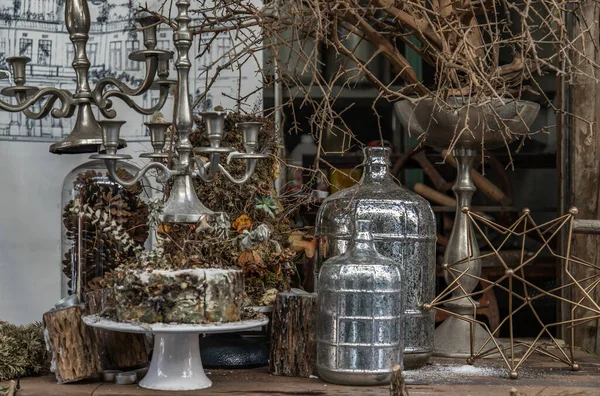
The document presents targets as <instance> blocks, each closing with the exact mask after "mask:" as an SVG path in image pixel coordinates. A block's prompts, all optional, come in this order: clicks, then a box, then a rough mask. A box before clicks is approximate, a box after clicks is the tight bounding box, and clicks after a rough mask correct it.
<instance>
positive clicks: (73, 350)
mask: <svg viewBox="0 0 600 396" xmlns="http://www.w3.org/2000/svg"><path fill="white" fill-rule="evenodd" d="M83 313H84V310H83V308H82V307H81V306H76V307H69V308H63V309H59V310H55V311H49V312H46V313H45V314H44V315H43V321H44V332H45V335H46V347H47V348H48V349H49V351H50V354H51V355H52V360H53V362H54V364H53V365H52V367H51V369H52V370H53V371H54V373H55V374H56V379H57V380H58V382H59V383H63V384H65V383H69V382H75V381H80V380H83V379H88V378H95V377H97V376H98V375H99V374H100V372H101V371H102V369H101V364H100V353H99V351H98V348H97V344H96V342H95V335H94V331H93V330H92V328H91V327H88V326H86V325H85V324H84V323H83V320H81V315H82V314H83Z"/></svg>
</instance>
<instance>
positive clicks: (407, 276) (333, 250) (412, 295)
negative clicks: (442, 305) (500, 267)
mask: <svg viewBox="0 0 600 396" xmlns="http://www.w3.org/2000/svg"><path fill="white" fill-rule="evenodd" d="M389 155H390V150H389V149H388V148H383V147H367V148H365V150H364V170H363V176H362V179H361V181H360V183H359V184H358V185H356V186H353V187H350V188H347V189H345V190H342V191H339V192H337V193H335V194H332V195H330V196H329V197H328V198H327V199H326V200H325V201H324V202H323V205H321V208H320V209H319V213H318V215H317V221H316V231H315V232H316V236H317V238H318V243H319V247H318V260H317V267H316V274H315V275H316V278H315V280H317V279H318V273H319V271H320V267H321V265H322V263H323V262H324V261H325V260H327V259H329V258H330V257H334V256H337V255H340V254H342V253H344V252H345V251H346V250H347V249H348V245H349V243H350V240H351V230H352V228H353V224H354V222H355V221H356V220H359V219H366V220H371V221H372V223H373V237H374V238H375V247H376V248H377V251H378V252H379V253H380V254H382V255H383V256H385V257H388V258H390V259H392V260H393V261H394V262H395V263H396V264H397V265H398V266H399V267H400V272H401V274H402V278H403V280H404V283H405V287H404V289H403V290H404V291H405V293H404V298H405V301H404V308H405V330H404V335H405V340H404V366H405V368H406V369H414V368H418V367H421V366H423V365H425V364H426V363H427V361H428V360H429V358H430V357H431V354H432V352H433V333H434V327H435V322H434V313H433V312H425V311H424V310H423V309H422V307H423V304H425V303H427V302H430V301H432V300H433V298H434V297H435V239H436V230H435V217H434V215H433V211H432V210H431V206H430V205H429V203H428V202H427V201H426V200H425V199H423V198H422V197H420V196H419V195H417V194H415V193H413V192H411V191H409V190H407V189H406V188H404V187H402V186H399V185H398V184H396V182H395V180H394V179H393V178H392V177H391V175H390V174H389V172H388V169H389ZM318 291H319V290H318Z"/></svg>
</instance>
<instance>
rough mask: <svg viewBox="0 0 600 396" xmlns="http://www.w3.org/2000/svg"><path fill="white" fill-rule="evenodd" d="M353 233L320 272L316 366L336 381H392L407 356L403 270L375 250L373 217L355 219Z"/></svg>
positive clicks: (344, 382)
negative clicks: (404, 347)
mask: <svg viewBox="0 0 600 396" xmlns="http://www.w3.org/2000/svg"><path fill="white" fill-rule="evenodd" d="M353 234H354V235H353V238H352V240H351V241H350V246H349V247H348V250H347V251H346V252H345V253H344V254H342V255H340V256H336V257H333V258H331V259H329V260H327V261H326V262H325V263H324V264H323V268H322V271H321V273H320V275H319V283H318V288H319V294H318V315H317V370H318V372H319V375H320V376H321V378H323V379H324V380H326V381H329V382H334V383H337V384H345V385H381V384H389V382H390V379H391V375H392V367H393V366H394V365H395V364H400V365H401V366H402V356H403V353H402V351H403V344H404V334H403V332H402V330H403V327H404V324H403V319H404V318H403V316H404V312H403V310H404V309H403V307H402V300H403V299H402V292H403V290H402V278H401V276H400V268H399V267H398V266H397V265H396V263H395V262H394V261H393V260H390V259H388V258H385V257H383V256H382V255H380V254H379V253H377V250H376V249H375V245H374V242H373V235H372V234H371V221H369V220H357V221H356V225H355V227H354V233H353Z"/></svg>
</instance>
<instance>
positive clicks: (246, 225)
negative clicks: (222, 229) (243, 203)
mask: <svg viewBox="0 0 600 396" xmlns="http://www.w3.org/2000/svg"><path fill="white" fill-rule="evenodd" d="M231 226H232V227H233V228H235V230H236V231H237V232H238V233H240V234H242V233H243V232H244V231H246V230H249V229H251V228H252V220H250V217H248V215H246V214H243V215H241V216H239V217H238V218H237V219H235V221H234V222H233V224H232V225H231Z"/></svg>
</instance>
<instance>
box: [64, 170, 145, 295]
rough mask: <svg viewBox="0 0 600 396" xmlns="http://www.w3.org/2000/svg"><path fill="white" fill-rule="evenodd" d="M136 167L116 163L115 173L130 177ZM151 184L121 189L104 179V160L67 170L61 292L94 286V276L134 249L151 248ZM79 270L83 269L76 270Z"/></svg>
mask: <svg viewBox="0 0 600 396" xmlns="http://www.w3.org/2000/svg"><path fill="white" fill-rule="evenodd" d="M136 172H137V168H136V167H135V166H133V165H130V164H119V169H118V174H119V176H120V177H121V178H123V179H126V180H127V179H130V178H132V174H135V173H136ZM149 185H150V184H149V182H148V181H147V180H146V179H142V181H140V182H139V183H137V184H136V185H134V186H131V187H122V186H120V185H119V184H117V183H115V182H113V181H111V180H110V178H109V177H108V173H107V170H106V168H105V166H104V163H103V162H102V161H90V162H87V163H85V164H83V165H80V166H78V167H77V168H75V169H74V170H73V171H71V172H70V173H69V174H68V175H67V177H66V178H65V180H64V182H63V189H62V208H63V211H62V245H61V257H62V263H61V269H62V274H63V275H62V284H61V295H62V297H65V296H67V295H69V294H73V293H75V292H76V291H77V280H78V279H81V288H82V291H83V292H87V291H88V290H93V289H94V288H95V287H96V286H97V279H98V278H102V276H103V275H104V273H105V272H107V271H110V270H112V269H114V268H115V267H117V266H118V265H119V264H121V263H122V262H124V261H126V260H128V259H130V258H132V257H135V252H136V251H137V250H138V249H140V248H144V247H149V244H148V242H149V238H148V236H149V227H148V224H147V222H148V214H149V213H148V205H147V204H146V201H147V200H148V199H149V198H150V196H149V194H150V190H149ZM79 269H80V270H81V273H79Z"/></svg>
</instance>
